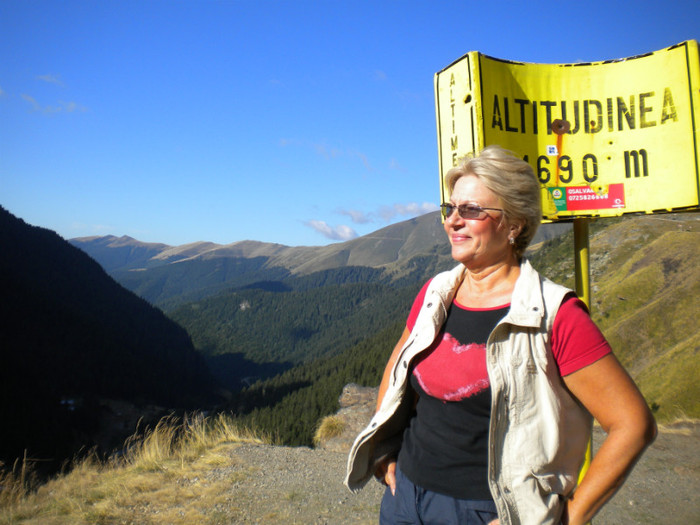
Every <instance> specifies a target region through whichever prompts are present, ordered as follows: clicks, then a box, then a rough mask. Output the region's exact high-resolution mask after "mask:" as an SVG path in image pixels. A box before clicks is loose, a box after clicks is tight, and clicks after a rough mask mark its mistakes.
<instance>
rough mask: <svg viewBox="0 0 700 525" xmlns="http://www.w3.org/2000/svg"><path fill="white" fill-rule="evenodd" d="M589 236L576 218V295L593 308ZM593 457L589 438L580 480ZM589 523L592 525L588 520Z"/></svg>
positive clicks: (583, 223)
mask: <svg viewBox="0 0 700 525" xmlns="http://www.w3.org/2000/svg"><path fill="white" fill-rule="evenodd" d="M589 246H590V244H589V238H588V219H587V218H579V219H574V269H575V275H576V295H578V297H579V299H581V300H582V301H583V302H584V303H586V306H587V307H588V309H589V310H590V309H591V281H590V264H589V263H590V256H589ZM592 459H593V440H592V439H589V440H588V448H587V449H586V457H585V459H584V461H583V465H582V466H581V471H580V472H579V474H578V481H579V483H581V480H582V479H583V477H584V476H585V475H586V472H587V471H588V467H589V466H590V465H591V460H592ZM587 525H591V522H588V524H587Z"/></svg>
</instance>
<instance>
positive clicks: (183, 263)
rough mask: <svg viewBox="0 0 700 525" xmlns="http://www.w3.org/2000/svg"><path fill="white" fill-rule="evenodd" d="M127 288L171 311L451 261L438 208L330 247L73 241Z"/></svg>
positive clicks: (549, 233)
mask: <svg viewBox="0 0 700 525" xmlns="http://www.w3.org/2000/svg"><path fill="white" fill-rule="evenodd" d="M570 228H571V226H570V225H569V224H547V225H543V226H542V227H540V230H539V231H538V234H537V236H536V238H535V240H534V241H533V242H535V243H536V242H540V241H543V240H546V239H549V238H552V237H556V236H557V235H559V234H561V233H562V232H565V231H568V230H569V229H570ZM69 242H70V243H71V244H73V245H74V246H76V247H78V248H80V249H81V250H83V251H85V252H86V253H87V254H88V255H90V256H91V257H92V258H93V259H95V260H96V261H97V262H99V263H100V265H101V266H102V267H103V268H104V269H105V270H106V271H107V272H108V273H109V274H110V275H112V276H113V277H114V278H115V279H116V280H117V281H118V282H120V283H121V284H122V285H123V286H125V287H126V288H128V289H129V290H131V291H133V292H134V293H136V294H137V295H139V296H141V297H143V298H144V299H146V300H148V301H149V302H151V303H152V304H154V305H157V306H159V307H161V308H163V309H165V310H168V309H171V308H173V307H174V306H176V305H179V304H182V303H186V302H192V301H196V300H199V299H203V298H205V297H207V296H210V295H214V294H216V293H218V292H220V291H221V290H225V289H228V288H240V287H245V286H250V285H254V284H255V283H259V282H263V281H284V280H287V279H292V278H298V277H302V276H308V275H312V274H318V273H319V272H322V271H326V270H333V269H340V268H348V267H362V268H374V269H377V270H378V271H380V272H381V273H382V276H383V278H384V279H385V280H397V279H400V278H402V277H405V276H406V274H407V273H410V272H411V267H415V266H416V264H415V263H416V261H415V258H416V257H422V256H426V255H427V256H430V257H431V258H436V260H434V261H432V263H433V264H435V263H437V264H438V265H439V264H440V263H448V264H449V263H451V257H450V250H449V244H448V243H447V240H446V236H445V233H444V230H443V227H442V223H441V220H440V214H439V212H433V213H428V214H426V215H422V216H419V217H416V218H414V219H410V220H407V221H403V222H400V223H397V224H392V225H390V226H387V227H385V228H382V229H380V230H377V231H376V232H373V233H370V234H368V235H365V236H363V237H358V238H356V239H352V240H350V241H346V242H342V243H334V244H329V245H327V246H296V247H290V246H285V245H282V244H275V243H263V242H258V241H250V240H247V241H238V242H233V243H231V244H226V245H221V244H215V243H212V242H204V241H202V242H194V243H190V244H184V245H181V246H168V245H166V244H160V243H145V242H141V241H138V240H136V239H133V238H131V237H128V236H122V237H115V236H112V235H108V236H103V237H80V238H74V239H70V240H69Z"/></svg>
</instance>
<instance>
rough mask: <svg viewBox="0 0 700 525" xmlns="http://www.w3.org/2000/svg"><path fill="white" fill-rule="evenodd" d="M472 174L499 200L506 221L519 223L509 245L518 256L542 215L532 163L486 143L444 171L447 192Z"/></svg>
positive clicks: (535, 231)
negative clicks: (476, 151)
mask: <svg viewBox="0 0 700 525" xmlns="http://www.w3.org/2000/svg"><path fill="white" fill-rule="evenodd" d="M465 175H474V176H475V177H477V178H478V179H479V180H480V181H481V182H482V183H483V184H484V186H486V187H487V188H488V189H489V190H490V191H492V192H493V193H494V194H495V195H496V196H497V197H498V198H499V200H500V201H501V206H502V207H503V219H504V221H505V223H506V225H508V226H510V225H515V224H519V225H520V226H521V229H520V232H519V233H518V236H517V237H516V238H515V244H514V245H513V248H514V252H515V255H516V257H517V258H518V259H521V258H522V256H523V254H524V253H525V250H526V249H527V247H528V245H529V244H530V241H532V238H533V237H534V236H535V233H537V228H538V227H539V225H540V221H541V219H542V208H541V203H540V183H539V181H538V180H537V177H536V176H535V172H534V171H533V169H532V167H530V165H529V164H528V163H527V162H525V161H524V160H522V159H520V158H518V157H516V156H515V155H514V154H513V153H512V152H510V151H508V150H505V149H503V148H502V147H500V146H487V147H485V148H484V149H483V150H481V152H480V153H479V154H478V155H474V154H469V155H467V156H466V157H464V159H463V160H462V161H461V163H460V164H459V165H458V166H456V167H454V168H452V169H451V170H450V171H448V172H447V174H446V175H445V184H446V186H447V189H448V191H449V193H450V194H452V191H453V190H454V187H455V184H456V183H457V181H458V180H459V179H460V178H462V177H464V176H465Z"/></svg>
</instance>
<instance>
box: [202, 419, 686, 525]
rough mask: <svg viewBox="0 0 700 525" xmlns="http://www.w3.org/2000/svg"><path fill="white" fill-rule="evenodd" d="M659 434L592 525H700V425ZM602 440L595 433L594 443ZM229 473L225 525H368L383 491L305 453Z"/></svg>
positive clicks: (268, 450) (287, 452)
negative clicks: (351, 480)
mask: <svg viewBox="0 0 700 525" xmlns="http://www.w3.org/2000/svg"><path fill="white" fill-rule="evenodd" d="M671 430H672V432H662V433H660V434H659V437H658V438H657V440H656V442H655V443H654V444H653V445H652V446H651V447H650V448H649V449H648V450H647V452H646V453H645V455H644V456H643V458H642V460H641V461H640V462H639V464H638V465H637V466H636V468H635V470H634V471H633V473H632V475H631V476H630V478H629V479H628V481H627V483H626V484H625V486H624V487H623V488H622V489H621V490H620V492H619V493H618V494H617V495H616V496H615V498H614V499H613V500H612V501H611V502H609V503H608V505H607V506H606V507H604V508H603V510H602V511H601V512H600V513H599V515H598V516H597V517H596V519H595V520H594V524H595V525H632V524H634V525H644V524H648V525H660V524H661V525H663V524H667V523H668V524H670V523H682V524H696V523H697V524H700V498H699V496H698V494H699V492H700V447H699V445H700V425H698V424H697V423H695V424H685V425H684V426H682V428H678V427H677V428H674V429H671ZM600 438H601V432H600V431H599V430H597V431H596V434H595V440H594V443H597V442H599V440H600ZM230 455H231V465H230V466H227V467H225V468H217V469H215V470H213V471H212V472H211V474H210V475H211V476H213V477H215V478H217V479H221V478H222V477H224V478H227V479H230V480H231V498H230V503H228V504H226V505H224V506H219V507H218V508H217V509H212V512H216V513H217V515H219V516H221V518H220V522H221V523H232V524H233V523H264V524H285V525H286V524H305V525H306V524H330V525H335V524H345V523H348V524H365V523H366V524H370V523H376V522H377V515H378V511H379V502H380V499H381V495H382V491H383V487H382V486H381V485H380V484H379V483H376V482H374V481H371V482H370V483H369V484H368V485H367V486H366V487H365V488H364V489H363V490H362V491H361V492H359V493H358V494H352V493H350V492H349V491H348V490H347V488H345V486H344V485H343V483H342V481H343V478H344V474H345V465H346V455H345V454H344V453H341V452H330V451H322V450H312V449H308V448H288V447H273V446H267V445H240V446H237V447H235V448H232V449H231V450H230Z"/></svg>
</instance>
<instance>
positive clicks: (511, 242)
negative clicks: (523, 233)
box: [508, 237, 515, 246]
mask: <svg viewBox="0 0 700 525" xmlns="http://www.w3.org/2000/svg"><path fill="white" fill-rule="evenodd" d="M508 242H509V243H510V245H511V246H513V245H514V244H515V239H513V237H508Z"/></svg>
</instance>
